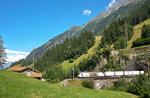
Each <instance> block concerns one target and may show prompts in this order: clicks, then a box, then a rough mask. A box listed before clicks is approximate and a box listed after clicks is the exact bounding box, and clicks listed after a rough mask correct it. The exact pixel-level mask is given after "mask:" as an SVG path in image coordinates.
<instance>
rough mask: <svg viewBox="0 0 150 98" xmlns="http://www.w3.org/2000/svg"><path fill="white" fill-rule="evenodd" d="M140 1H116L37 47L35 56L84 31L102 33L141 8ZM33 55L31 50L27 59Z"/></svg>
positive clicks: (39, 55) (38, 56) (40, 55)
mask: <svg viewBox="0 0 150 98" xmlns="http://www.w3.org/2000/svg"><path fill="white" fill-rule="evenodd" d="M139 1H141V0H121V1H119V2H116V3H115V4H114V5H112V6H111V8H109V9H107V10H106V11H105V12H101V13H100V14H99V15H98V16H96V17H94V18H92V19H91V20H90V21H89V22H88V23H86V24H84V25H83V26H81V27H80V26H73V27H71V28H70V29H69V30H67V31H66V32H64V33H62V34H60V35H58V36H56V37H54V38H53V39H50V40H49V41H48V42H46V43H45V44H44V45H42V46H40V47H38V48H37V49H35V58H41V57H42V56H43V54H44V53H45V52H46V51H47V50H48V49H51V48H52V47H53V46H55V45H56V44H61V43H62V42H63V41H64V40H65V39H66V38H71V37H73V36H78V35H80V33H82V32H85V31H91V32H93V33H94V34H95V35H99V34H101V33H102V32H103V30H104V28H105V27H106V26H108V25H109V24H110V23H111V22H112V21H114V20H117V19H119V18H122V17H126V16H129V15H130V14H131V13H132V12H133V11H135V10H137V9H138V8H140V7H141V6H142V3H143V2H139ZM142 1H145V0H142ZM32 56H33V52H31V53H30V54H29V55H28V56H27V57H26V59H31V58H32Z"/></svg>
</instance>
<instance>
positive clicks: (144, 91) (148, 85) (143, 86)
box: [127, 75, 150, 97]
mask: <svg viewBox="0 0 150 98" xmlns="http://www.w3.org/2000/svg"><path fill="white" fill-rule="evenodd" d="M127 92H129V93H133V94H136V95H140V96H141V97H145V96H149V94H150V81H149V79H148V77H147V76H146V75H139V76H136V77H135V78H133V79H132V80H131V82H130V83H129V85H128V86H127Z"/></svg>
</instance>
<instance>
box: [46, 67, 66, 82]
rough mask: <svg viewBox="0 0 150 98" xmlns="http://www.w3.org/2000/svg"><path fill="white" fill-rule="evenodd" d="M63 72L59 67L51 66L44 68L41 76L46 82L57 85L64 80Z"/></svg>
mask: <svg viewBox="0 0 150 98" xmlns="http://www.w3.org/2000/svg"><path fill="white" fill-rule="evenodd" d="M64 74H65V73H64V72H63V69H62V67H61V66H58V65H53V66H51V67H49V68H46V69H45V71H44V74H43V77H44V78H45V79H46V81H47V82H50V83H57V82H59V81H62V80H63V79H64Z"/></svg>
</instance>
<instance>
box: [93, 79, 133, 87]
mask: <svg viewBox="0 0 150 98" xmlns="http://www.w3.org/2000/svg"><path fill="white" fill-rule="evenodd" d="M126 80H127V81H131V80H132V78H126ZM93 81H94V89H103V88H106V87H109V86H111V84H112V82H114V81H118V79H117V78H116V79H115V78H114V79H96V80H93Z"/></svg>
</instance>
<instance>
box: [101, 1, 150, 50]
mask: <svg viewBox="0 0 150 98" xmlns="http://www.w3.org/2000/svg"><path fill="white" fill-rule="evenodd" d="M148 18H150V1H149V0H147V1H146V2H145V4H144V6H143V7H142V8H139V9H138V10H137V11H135V12H134V13H132V15H130V16H129V17H125V18H122V19H119V20H117V21H114V22H113V23H111V24H110V26H109V27H108V28H105V30H104V33H103V37H102V43H101V44H100V48H102V47H104V46H105V45H106V44H107V45H112V44H113V47H114V49H124V48H126V47H127V42H128V41H129V40H130V39H131V37H132V35H133V26H134V25H136V24H139V23H140V22H143V21H144V20H146V19H148Z"/></svg>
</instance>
